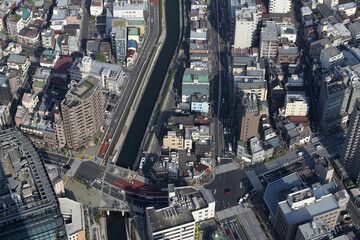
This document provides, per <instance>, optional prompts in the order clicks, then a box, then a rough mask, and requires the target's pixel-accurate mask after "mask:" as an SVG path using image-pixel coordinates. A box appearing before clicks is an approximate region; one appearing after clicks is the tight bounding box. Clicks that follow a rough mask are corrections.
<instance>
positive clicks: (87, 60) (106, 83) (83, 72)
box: [69, 56, 126, 94]
mask: <svg viewBox="0 0 360 240" xmlns="http://www.w3.org/2000/svg"><path fill="white" fill-rule="evenodd" d="M69 74H70V79H71V80H76V81H81V80H82V79H84V78H86V77H87V76H90V75H91V76H94V77H97V78H99V79H101V82H102V88H103V90H106V91H109V92H112V93H115V94H120V88H121V87H122V85H123V84H124V81H125V78H126V73H125V72H124V71H123V69H122V68H121V66H119V65H114V64H110V63H100V62H97V61H95V60H92V59H91V57H88V56H85V57H83V58H82V59H81V60H75V61H74V62H73V64H72V65H71V67H70V69H69Z"/></svg>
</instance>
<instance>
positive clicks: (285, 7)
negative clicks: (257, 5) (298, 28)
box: [269, 0, 291, 13]
mask: <svg viewBox="0 0 360 240" xmlns="http://www.w3.org/2000/svg"><path fill="white" fill-rule="evenodd" d="M290 6H291V1H290V0H270V3H269V12H270V13H288V12H290Z"/></svg>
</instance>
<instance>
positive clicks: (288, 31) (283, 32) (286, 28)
mask: <svg viewBox="0 0 360 240" xmlns="http://www.w3.org/2000/svg"><path fill="white" fill-rule="evenodd" d="M279 28H280V31H279V32H280V38H281V39H283V38H287V40H288V41H289V42H293V43H295V42H296V28H295V25H293V24H291V25H280V26H279Z"/></svg>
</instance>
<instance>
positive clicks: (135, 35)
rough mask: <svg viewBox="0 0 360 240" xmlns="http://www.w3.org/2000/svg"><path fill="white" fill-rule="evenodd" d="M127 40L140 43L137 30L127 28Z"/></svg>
mask: <svg viewBox="0 0 360 240" xmlns="http://www.w3.org/2000/svg"><path fill="white" fill-rule="evenodd" d="M127 35H128V40H135V41H136V42H137V43H139V42H140V30H139V29H138V28H128V34H127Z"/></svg>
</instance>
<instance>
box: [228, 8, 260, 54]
mask: <svg viewBox="0 0 360 240" xmlns="http://www.w3.org/2000/svg"><path fill="white" fill-rule="evenodd" d="M260 20H261V6H260V5H255V6H248V7H242V8H241V9H237V10H236V12H235V37H234V48H235V49H245V48H250V47H252V44H253V40H254V36H255V34H256V30H257V27H258V25H259V23H260Z"/></svg>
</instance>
